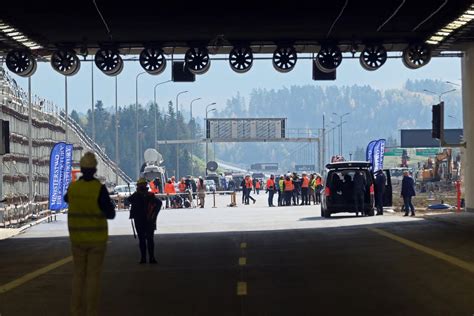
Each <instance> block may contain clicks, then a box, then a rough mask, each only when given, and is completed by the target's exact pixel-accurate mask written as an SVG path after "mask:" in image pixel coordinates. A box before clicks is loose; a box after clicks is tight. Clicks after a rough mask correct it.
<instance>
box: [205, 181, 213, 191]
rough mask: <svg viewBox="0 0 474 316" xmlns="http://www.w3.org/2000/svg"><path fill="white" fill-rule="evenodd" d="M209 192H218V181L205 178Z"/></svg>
mask: <svg viewBox="0 0 474 316" xmlns="http://www.w3.org/2000/svg"><path fill="white" fill-rule="evenodd" d="M204 185H205V186H206V191H207V192H216V183H215V182H214V180H204Z"/></svg>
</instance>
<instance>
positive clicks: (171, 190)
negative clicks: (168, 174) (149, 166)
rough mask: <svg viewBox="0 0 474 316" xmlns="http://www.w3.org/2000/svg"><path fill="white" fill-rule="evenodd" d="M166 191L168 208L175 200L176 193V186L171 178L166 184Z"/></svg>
mask: <svg viewBox="0 0 474 316" xmlns="http://www.w3.org/2000/svg"><path fill="white" fill-rule="evenodd" d="M165 193H166V195H167V196H166V208H168V207H169V204H170V201H171V202H172V201H173V200H174V195H175V194H176V189H175V188H174V184H173V182H172V181H171V179H169V180H168V182H167V183H166V184H165ZM170 195H173V196H170Z"/></svg>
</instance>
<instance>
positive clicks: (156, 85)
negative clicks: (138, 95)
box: [153, 80, 173, 150]
mask: <svg viewBox="0 0 474 316" xmlns="http://www.w3.org/2000/svg"><path fill="white" fill-rule="evenodd" d="M171 81H173V80H166V81H163V82H159V83H157V84H155V87H154V88H153V102H154V103H153V104H154V106H155V142H154V143H153V144H154V147H155V149H156V150H158V147H157V145H156V142H157V141H158V127H157V126H156V115H157V112H158V104H157V103H156V87H158V86H160V85H162V84H165V83H168V82H171Z"/></svg>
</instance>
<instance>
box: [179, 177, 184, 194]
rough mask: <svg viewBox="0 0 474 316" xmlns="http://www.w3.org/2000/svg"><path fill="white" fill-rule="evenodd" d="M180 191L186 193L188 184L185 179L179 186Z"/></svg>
mask: <svg viewBox="0 0 474 316" xmlns="http://www.w3.org/2000/svg"><path fill="white" fill-rule="evenodd" d="M178 190H179V192H180V193H184V191H186V182H185V181H184V178H182V179H181V182H180V183H179V184H178Z"/></svg>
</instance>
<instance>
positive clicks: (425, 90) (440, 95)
mask: <svg viewBox="0 0 474 316" xmlns="http://www.w3.org/2000/svg"><path fill="white" fill-rule="evenodd" d="M423 91H424V92H428V93H431V94H434V95H437V96H438V100H439V102H441V97H442V96H443V95H445V94H446V93H450V92H454V91H456V89H450V90H446V91H443V92H441V93H436V92H433V91H431V90H428V89H423Z"/></svg>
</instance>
